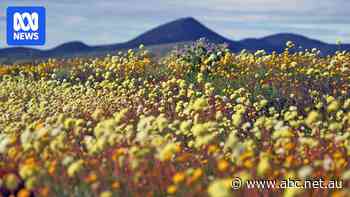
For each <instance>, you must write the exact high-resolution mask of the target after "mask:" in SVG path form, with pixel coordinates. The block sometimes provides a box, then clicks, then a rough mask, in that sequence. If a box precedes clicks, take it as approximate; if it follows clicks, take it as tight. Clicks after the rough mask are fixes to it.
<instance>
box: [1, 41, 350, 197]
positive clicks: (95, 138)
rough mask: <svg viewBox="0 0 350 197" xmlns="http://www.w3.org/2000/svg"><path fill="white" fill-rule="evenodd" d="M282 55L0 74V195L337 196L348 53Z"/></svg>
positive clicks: (349, 108) (142, 60)
mask: <svg viewBox="0 0 350 197" xmlns="http://www.w3.org/2000/svg"><path fill="white" fill-rule="evenodd" d="M296 47H297V46H294V44H293V43H292V42H288V43H286V49H285V51H284V53H282V54H275V53H273V54H266V53H265V52H264V51H257V52H256V53H249V52H244V51H242V52H241V53H239V54H233V53H231V52H230V51H229V50H228V49H226V47H225V46H224V45H214V44H210V43H208V42H206V41H205V40H199V41H197V42H196V43H195V44H193V45H191V46H186V47H185V48H183V49H175V50H174V51H173V52H171V53H170V54H169V55H168V56H166V57H164V58H163V59H162V60H160V61H158V60H157V61H156V60H154V58H152V56H151V55H150V54H149V52H148V51H147V50H146V49H144V47H143V46H140V48H139V49H138V50H129V51H128V52H125V53H118V54H115V55H114V54H113V55H107V56H105V57H102V58H90V59H88V58H86V59H83V58H75V59H67V60H55V59H49V60H47V61H45V62H42V63H38V64H37V65H8V66H6V65H3V66H0V196H10V195H12V196H20V197H29V196H44V197H55V196H67V197H68V196H69V197H70V196H99V197H112V196H122V197H124V196H140V197H143V196H210V197H226V196H262V195H264V196H284V197H294V196H334V197H342V196H344V197H345V196H350V190H349V188H350V184H349V182H348V180H350V165H349V163H350V157H349V156H350V91H349V88H350V53H349V52H337V53H336V54H334V55H333V56H327V57H321V56H320V52H319V51H318V50H317V49H311V50H306V51H303V52H296V53H292V51H293V49H294V48H296ZM235 177H239V178H241V179H242V180H243V181H245V180H253V179H255V180H261V179H271V180H284V179H288V178H290V179H300V180H305V179H312V178H321V177H322V178H323V179H324V181H325V182H326V183H327V182H328V181H330V180H343V182H342V188H335V189H327V190H326V189H313V190H309V189H301V188H300V189H291V188H289V189H248V188H247V187H244V185H243V186H242V189H239V190H234V189H232V188H231V180H233V179H234V178H235Z"/></svg>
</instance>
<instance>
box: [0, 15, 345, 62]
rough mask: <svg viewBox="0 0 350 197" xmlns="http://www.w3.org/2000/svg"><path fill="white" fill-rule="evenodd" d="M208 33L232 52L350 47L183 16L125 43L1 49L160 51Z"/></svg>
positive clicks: (17, 55) (6, 57)
mask: <svg viewBox="0 0 350 197" xmlns="http://www.w3.org/2000/svg"><path fill="white" fill-rule="evenodd" d="M203 37H205V38H206V39H208V40H209V41H211V42H213V43H226V44H228V46H229V48H230V49H231V50H232V51H233V52H239V51H241V50H243V49H246V50H248V51H256V50H260V49H263V50H265V51H267V52H272V51H277V52H281V51H283V50H284V48H285V43H286V42H287V41H293V42H294V43H296V45H297V46H302V49H300V50H303V49H311V48H318V49H320V50H321V51H322V54H323V55H328V54H332V53H334V52H335V51H336V50H350V44H343V45H335V44H328V43H324V42H321V41H319V40H314V39H310V38H307V37H305V36H302V35H297V34H291V33H280V34H275V35H271V36H266V37H263V38H249V39H243V40H240V41H233V40H230V39H228V38H225V37H223V36H221V35H219V34H218V33H216V32H214V31H212V30H210V29H209V28H208V27H206V26H205V25H203V24H202V23H200V22H199V21H197V20H196V19H194V18H192V17H186V18H180V19H178V20H175V21H172V22H169V23H166V24H163V25H160V26H158V27H156V28H153V29H151V30H149V31H146V32H145V33H143V34H141V35H139V36H138V37H136V38H134V39H132V40H130V41H128V42H124V43H118V44H110V45H101V46H88V45H86V44H84V43H82V42H79V41H74V42H67V43H64V44H62V45H59V46H57V47H55V48H52V49H49V50H38V49H31V48H24V47H14V48H4V49H0V61H1V62H15V61H26V60H33V59H35V60H37V59H45V58H49V57H53V58H62V57H63V58H65V57H74V56H96V55H104V54H106V53H111V52H115V51H117V50H123V49H129V48H136V47H138V46H139V45H140V44H144V45H145V46H149V47H151V48H152V49H153V48H157V50H158V51H161V50H163V48H162V47H161V46H163V45H166V46H167V47H166V49H164V50H169V49H170V48H171V47H169V46H171V45H172V44H173V45H176V44H177V43H189V42H193V41H196V40H198V39H200V38H203Z"/></svg>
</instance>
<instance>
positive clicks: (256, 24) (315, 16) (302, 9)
mask: <svg viewBox="0 0 350 197" xmlns="http://www.w3.org/2000/svg"><path fill="white" fill-rule="evenodd" d="M8 6H44V7H45V8H46V14H47V17H46V25H47V29H46V31H47V35H46V45H45V46H43V47H39V48H52V47H55V46H57V45H59V44H62V43H64V42H67V41H82V42H84V43H86V44H88V45H99V44H111V43H119V42H124V41H127V40H130V39H132V38H134V37H136V36H138V35H139V34H141V33H143V32H145V31H147V30H149V29H151V28H154V27H156V26H158V25H161V24H164V23H167V22H170V21H172V20H176V19H178V18H182V17H189V16H191V17H194V18H196V19H197V20H199V21H200V22H201V23H203V24H204V25H206V26H207V27H209V28H210V29H212V30H215V31H216V32H217V33H219V34H221V35H223V36H225V37H227V38H229V39H233V40H240V39H244V38H252V37H255V38H259V37H264V36H267V35H271V34H275V33H285V32H289V33H297V34H301V35H304V36H307V37H311V38H314V39H319V40H322V41H324V42H328V43H335V42H336V40H341V41H342V42H343V43H350V12H349V9H350V0H201V1H198V0H192V1H191V0H1V1H0V48H3V47H7V45H6V36H5V35H6V8H7V7H8Z"/></svg>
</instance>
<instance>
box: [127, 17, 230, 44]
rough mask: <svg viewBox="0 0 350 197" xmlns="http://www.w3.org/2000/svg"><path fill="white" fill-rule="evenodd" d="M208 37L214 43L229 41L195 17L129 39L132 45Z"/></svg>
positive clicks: (181, 19) (170, 23)
mask: <svg viewBox="0 0 350 197" xmlns="http://www.w3.org/2000/svg"><path fill="white" fill-rule="evenodd" d="M203 37H205V38H207V39H208V40H210V41H211V42H214V43H223V42H227V41H228V39H226V38H224V37H222V36H220V35H219V34H217V33H216V32H214V31H212V30H211V29H209V28H207V27H206V26H204V25H203V24H202V23H200V22H199V21H197V20H196V19H195V18H193V17H184V18H180V19H178V20H175V21H172V22H169V23H166V24H163V25H161V26H159V27H156V28H154V29H152V30H150V31H147V32H146V33H144V34H142V35H140V36H139V37H137V38H135V39H133V40H131V41H129V44H131V45H140V44H145V45H152V44H164V43H175V42H188V41H196V40H198V39H200V38H203Z"/></svg>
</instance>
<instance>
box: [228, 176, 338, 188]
mask: <svg viewBox="0 0 350 197" xmlns="http://www.w3.org/2000/svg"><path fill="white" fill-rule="evenodd" d="M231 186H232V188H233V189H234V190H238V189H243V188H247V189H288V188H295V189H342V188H343V181H342V180H328V181H325V179H323V178H318V179H306V180H299V179H286V180H267V179H265V180H263V179H260V180H258V179H257V180H242V179H241V178H239V177H236V178H234V179H233V180H232V182H231Z"/></svg>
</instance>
